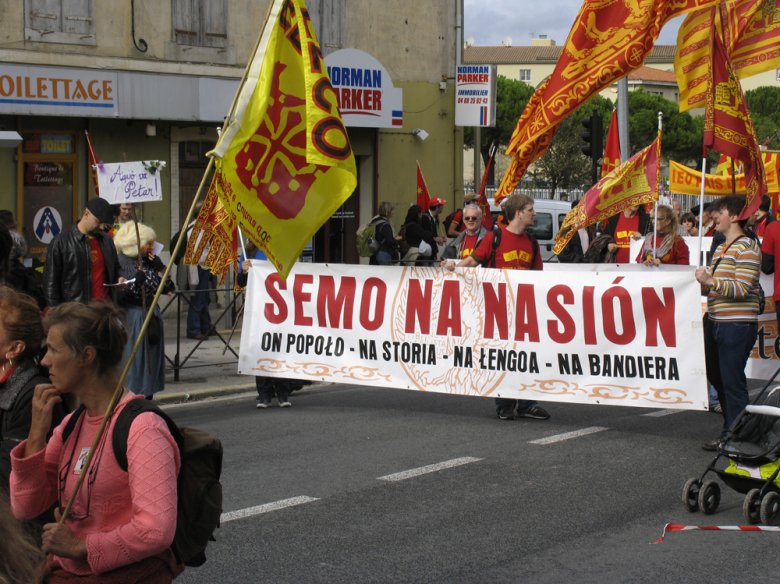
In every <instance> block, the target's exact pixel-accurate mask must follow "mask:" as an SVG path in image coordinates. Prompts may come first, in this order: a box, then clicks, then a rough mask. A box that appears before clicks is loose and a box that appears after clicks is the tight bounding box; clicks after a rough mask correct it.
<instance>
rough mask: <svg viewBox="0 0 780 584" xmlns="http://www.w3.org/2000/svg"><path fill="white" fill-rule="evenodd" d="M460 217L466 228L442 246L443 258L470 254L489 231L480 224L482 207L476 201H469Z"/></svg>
mask: <svg viewBox="0 0 780 584" xmlns="http://www.w3.org/2000/svg"><path fill="white" fill-rule="evenodd" d="M462 218H463V224H464V225H465V226H466V229H465V230H463V231H461V232H460V233H458V235H457V237H456V238H455V240H454V241H453V242H452V243H450V244H449V245H448V246H447V247H445V248H444V253H443V254H442V256H443V257H444V259H463V258H465V257H468V256H470V255H471V254H472V253H474V250H475V249H477V247H478V246H479V244H480V243H481V242H482V240H483V239H484V238H485V236H486V235H487V234H488V233H490V232H489V231H488V230H487V229H485V227H484V226H483V225H482V209H480V207H479V205H477V204H476V203H469V204H467V205H466V206H465V207H464V208H463V217H462Z"/></svg>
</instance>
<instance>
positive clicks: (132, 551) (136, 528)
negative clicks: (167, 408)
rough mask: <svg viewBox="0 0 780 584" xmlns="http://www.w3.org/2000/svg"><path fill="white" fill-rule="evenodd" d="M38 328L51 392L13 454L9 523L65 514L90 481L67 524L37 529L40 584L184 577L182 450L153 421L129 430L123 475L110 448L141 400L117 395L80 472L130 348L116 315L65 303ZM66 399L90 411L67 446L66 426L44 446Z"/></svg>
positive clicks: (150, 416) (38, 398) (149, 415)
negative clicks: (125, 412)
mask: <svg viewBox="0 0 780 584" xmlns="http://www.w3.org/2000/svg"><path fill="white" fill-rule="evenodd" d="M44 326H45V327H46V329H47V337H46V348H47V352H46V355H45V357H44V359H43V361H42V364H43V365H44V366H45V367H47V368H48V369H49V379H50V381H51V383H50V384H41V385H38V386H37V387H36V388H35V393H34V396H33V403H32V409H33V415H32V423H31V426H30V433H29V435H28V437H27V440H25V441H24V442H22V443H21V444H19V445H18V446H17V447H16V448H14V450H13V451H12V452H11V507H12V509H13V512H14V515H15V516H16V517H17V518H19V519H29V518H32V517H35V516H37V515H39V514H40V513H42V512H43V511H45V510H46V509H48V508H50V507H51V506H52V505H53V504H55V503H56V504H57V506H58V508H59V509H62V508H64V507H65V505H66V504H67V503H68V501H69V500H70V498H71V494H72V493H73V492H74V487H75V485H76V482H77V481H78V479H79V477H80V476H81V474H82V473H85V472H86V473H88V474H87V476H86V477H85V478H84V481H83V484H82V486H81V489H80V490H79V492H78V495H77V496H76V498H75V500H74V502H73V506H72V507H71V511H70V513H69V514H68V517H67V518H66V520H65V522H64V523H62V524H60V523H59V522H57V523H49V524H47V525H45V526H44V527H43V551H44V552H45V553H47V554H48V557H47V568H48V571H49V574H48V576H47V579H46V580H45V581H46V582H49V583H60V582H72V581H76V580H78V581H81V580H79V578H85V577H89V576H92V575H100V576H101V579H100V582H170V581H171V580H172V579H173V578H174V576H175V575H176V574H178V572H179V571H180V570H179V568H178V566H177V564H176V561H175V558H174V556H173V552H172V551H171V549H170V546H171V543H172V541H173V536H174V532H175V530H176V479H177V476H178V472H179V464H180V460H179V450H178V447H177V446H176V443H175V441H174V439H173V437H172V436H171V434H170V432H169V431H168V428H167V426H166V424H165V422H164V421H163V419H162V418H160V417H159V416H157V415H156V414H154V413H153V412H146V413H142V414H139V415H138V417H136V418H135V420H134V422H133V423H132V426H131V427H130V433H129V436H128V439H127V460H128V470H127V472H125V471H123V470H122V469H121V468H120V467H119V464H118V463H117V461H116V459H115V457H114V453H113V449H112V446H111V436H112V434H113V428H114V423H115V421H116V417H117V415H116V414H117V413H118V412H119V411H120V410H121V409H122V408H123V407H124V406H125V405H126V404H127V403H128V402H129V401H130V400H132V399H143V396H135V395H133V394H131V393H130V392H128V391H126V390H125V391H124V392H123V394H122V397H121V399H120V401H119V404H118V405H117V407H116V409H115V411H114V415H113V416H112V419H111V420H109V422H108V424H107V426H106V430H105V433H104V434H103V439H102V440H101V441H100V442H99V443H98V445H97V446H96V447H95V453H94V455H93V457H92V462H91V464H90V466H89V468H85V460H86V458H87V456H88V455H89V453H90V450H91V448H92V444H93V441H94V438H95V436H96V434H97V431H98V428H99V427H100V425H101V423H102V421H103V416H104V413H105V411H106V408H107V406H108V404H109V403H110V401H111V397H112V395H113V392H114V388H115V387H116V385H117V381H118V379H119V366H120V364H121V362H122V352H123V350H124V347H125V344H126V343H127V332H126V330H125V326H124V324H123V322H122V320H121V318H120V313H119V312H118V310H117V308H116V307H114V306H113V305H112V304H108V303H103V302H92V303H90V304H86V305H85V304H80V303H76V302H68V303H65V304H61V305H59V306H57V307H55V308H54V309H52V310H51V311H50V312H49V313H48V315H47V316H46V318H45V320H44ZM63 394H70V395H73V396H74V397H76V398H78V400H79V401H80V402H81V403H82V404H83V405H84V406H85V408H86V409H85V412H84V413H83V414H82V415H81V416H80V418H79V419H78V421H77V422H76V424H75V426H74V427H73V431H72V432H71V433H70V435H69V436H68V437H67V438H66V439H65V440H64V441H63V429H64V427H65V426H66V424H67V421H68V420H69V419H70V416H68V417H66V418H65V420H64V421H63V423H62V424H60V425H59V426H58V427H57V428H56V429H55V430H54V434H53V435H52V437H51V439H49V441H48V443H47V442H46V432H47V429H48V427H49V425H50V423H51V415H52V410H53V409H54V407H55V406H56V405H57V404H59V403H60V402H61V401H62V395H63ZM59 509H57V510H55V519H59V517H60V512H59ZM90 581H92V580H90ZM94 581H97V580H94Z"/></svg>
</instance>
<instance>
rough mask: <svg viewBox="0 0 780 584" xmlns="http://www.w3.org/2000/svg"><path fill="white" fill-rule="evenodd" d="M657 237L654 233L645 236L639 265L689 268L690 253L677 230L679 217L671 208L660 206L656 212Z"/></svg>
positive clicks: (640, 251)
mask: <svg viewBox="0 0 780 584" xmlns="http://www.w3.org/2000/svg"><path fill="white" fill-rule="evenodd" d="M655 226H656V229H655V231H656V233H655V237H654V236H653V233H648V234H647V235H646V236H645V241H644V243H643V244H642V249H641V250H639V254H638V255H637V257H636V261H637V263H638V264H641V263H644V264H645V265H646V266H660V265H661V264H676V265H678V266H687V265H689V263H690V252H689V251H688V246H687V245H686V243H685V241H684V240H683V238H682V237H680V235H679V231H678V229H677V215H676V214H675V212H674V210H673V209H672V208H671V207H668V206H666V205H658V207H656V210H655Z"/></svg>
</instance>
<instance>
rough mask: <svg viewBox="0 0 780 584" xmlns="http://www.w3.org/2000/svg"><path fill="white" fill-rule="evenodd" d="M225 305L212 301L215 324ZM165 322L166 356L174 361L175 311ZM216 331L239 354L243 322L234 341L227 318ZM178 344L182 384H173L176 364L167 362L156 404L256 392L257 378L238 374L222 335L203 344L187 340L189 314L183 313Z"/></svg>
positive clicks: (239, 325) (235, 360)
mask: <svg viewBox="0 0 780 584" xmlns="http://www.w3.org/2000/svg"><path fill="white" fill-rule="evenodd" d="M222 306H224V304H223V305H222ZM222 306H217V305H216V303H215V302H212V304H211V306H210V307H209V308H210V310H209V312H210V313H211V315H212V320H213V321H216V318H217V317H218V315H219V314H220V312H221V311H222ZM172 308H173V307H172ZM164 321H165V354H166V356H167V358H168V359H171V360H173V359H174V356H175V355H176V312H175V310H170V311H169V312H166V314H165V315H164ZM216 330H217V332H218V333H219V335H221V336H222V338H223V339H224V340H225V341H227V340H228V339H229V338H230V347H231V348H232V349H233V351H235V352H236V353H238V348H239V345H240V340H241V322H240V321H239V324H238V326H237V327H236V329H235V331H234V332H233V336H232V338H231V337H230V333H231V330H232V326H230V323H229V322H226V320H225V319H223V320H222V321H220V322H218V323H216ZM179 343H180V345H179V362H180V363H182V368H181V369H180V370H179V381H174V370H173V365H171V363H169V362H168V361H167V360H166V366H165V391H162V392H159V393H157V394H155V396H154V399H155V401H157V402H159V403H178V402H185V401H194V400H200V399H205V398H209V397H215V396H219V395H228V394H233V393H241V392H245V391H254V390H255V378H254V377H253V376H251V375H239V374H238V373H237V370H238V358H237V357H236V356H235V355H234V354H233V353H232V352H231V351H230V349H227V350H225V344H224V343H223V341H222V340H221V339H220V337H219V336H217V335H214V336H211V337H209V338H208V339H205V340H203V341H200V342H199V341H196V340H193V339H188V338H187V336H186V312H184V314H182V323H181V339H180V341H179ZM193 350H194V352H193ZM223 351H224V354H223Z"/></svg>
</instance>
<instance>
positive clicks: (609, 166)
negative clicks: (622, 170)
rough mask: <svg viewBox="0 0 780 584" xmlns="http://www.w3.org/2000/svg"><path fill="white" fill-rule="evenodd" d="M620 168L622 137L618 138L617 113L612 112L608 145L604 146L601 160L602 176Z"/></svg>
mask: <svg viewBox="0 0 780 584" xmlns="http://www.w3.org/2000/svg"><path fill="white" fill-rule="evenodd" d="M618 166H620V137H619V136H618V121H617V111H616V110H612V119H611V120H610V121H609V131H608V132H607V143H606V145H605V146H604V158H603V159H602V160H601V176H604V175H605V174H607V173H609V172H612V171H613V170H615V169H616V168H617V167H618Z"/></svg>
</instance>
